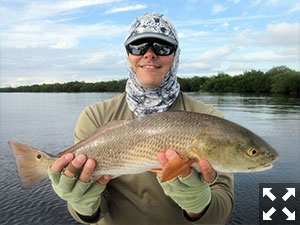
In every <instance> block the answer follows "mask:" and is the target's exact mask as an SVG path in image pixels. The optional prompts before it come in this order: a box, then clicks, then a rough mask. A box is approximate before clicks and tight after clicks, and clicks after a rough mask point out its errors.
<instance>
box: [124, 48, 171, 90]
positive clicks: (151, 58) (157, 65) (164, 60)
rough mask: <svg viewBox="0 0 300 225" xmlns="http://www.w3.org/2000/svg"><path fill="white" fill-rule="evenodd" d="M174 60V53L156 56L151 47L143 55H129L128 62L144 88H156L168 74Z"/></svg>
mask: <svg viewBox="0 0 300 225" xmlns="http://www.w3.org/2000/svg"><path fill="white" fill-rule="evenodd" d="M173 59H174V52H173V53H172V54H171V55H168V56H158V55H156V54H155V53H154V51H153V49H152V47H149V49H148V51H147V52H146V53H145V54H144V55H140V56H139V55H132V54H130V53H129V61H130V64H131V66H132V68H133V70H134V72H135V73H136V75H137V78H138V79H139V81H140V83H141V84H142V85H143V86H144V87H146V88H155V87H158V86H159V85H160V84H161V82H162V81H163V80H164V78H165V76H166V75H167V73H168V72H169V70H170V68H171V66H172V63H173Z"/></svg>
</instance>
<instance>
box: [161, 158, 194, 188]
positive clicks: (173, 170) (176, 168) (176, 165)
mask: <svg viewBox="0 0 300 225" xmlns="http://www.w3.org/2000/svg"><path fill="white" fill-rule="evenodd" d="M197 161H198V159H195V158H193V159H189V160H188V161H183V160H182V159H180V158H174V159H172V160H171V161H169V162H168V163H167V165H166V167H165V168H164V169H163V171H162V177H161V182H165V181H168V180H171V179H173V178H174V177H177V176H179V175H180V174H182V173H183V172H184V171H185V170H186V169H188V168H189V167H191V166H192V164H193V163H195V162H197Z"/></svg>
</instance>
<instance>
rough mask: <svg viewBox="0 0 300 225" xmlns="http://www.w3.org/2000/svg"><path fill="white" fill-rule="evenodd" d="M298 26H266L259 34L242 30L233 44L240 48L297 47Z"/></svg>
mask: <svg viewBox="0 0 300 225" xmlns="http://www.w3.org/2000/svg"><path fill="white" fill-rule="evenodd" d="M299 33H300V24H299V23H294V24H289V23H279V24H268V25H267V27H266V29H265V30H264V31H261V32H254V31H252V30H250V29H246V30H243V31H242V32H241V33H239V34H238V35H237V36H236V37H235V38H234V40H235V43H236V44H238V45H240V46H244V47H246V46H257V47H259V46H260V47H266V46H268V47H290V46H294V47H295V48H297V47H298V46H299Z"/></svg>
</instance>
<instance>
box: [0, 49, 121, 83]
mask: <svg viewBox="0 0 300 225" xmlns="http://www.w3.org/2000/svg"><path fill="white" fill-rule="evenodd" d="M1 51H2V54H3V56H4V57H3V59H2V62H1V70H2V71H1V86H2V87H3V86H16V85H29V84H35V83H37V84H42V83H45V82H47V83H55V82H69V81H74V80H78V81H82V80H85V81H87V80H89V81H93V82H95V81H99V80H111V79H122V78H126V77H127V70H126V66H125V55H126V53H125V49H120V46H118V45H116V46H112V45H110V46H107V47H105V46H103V47H101V48H100V47H95V48H92V49H91V48H89V49H87V48H85V49H78V48H75V49H50V48H24V49H14V48H2V49H1ZM20 78H23V79H20Z"/></svg>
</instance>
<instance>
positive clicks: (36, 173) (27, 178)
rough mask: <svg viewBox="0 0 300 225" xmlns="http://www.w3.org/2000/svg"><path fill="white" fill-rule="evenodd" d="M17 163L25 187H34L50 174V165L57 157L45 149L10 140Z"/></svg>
mask: <svg viewBox="0 0 300 225" xmlns="http://www.w3.org/2000/svg"><path fill="white" fill-rule="evenodd" d="M8 144H9V146H10V148H11V150H12V152H13V154H14V156H15V159H16V164H17V172H18V175H19V179H20V181H21V184H22V186H23V187H24V188H32V187H33V186H34V185H36V184H37V183H39V182H40V181H41V180H43V179H44V178H46V177H47V176H48V167H49V166H50V165H51V163H52V162H54V160H55V159H56V158H55V157H54V156H51V155H50V154H47V153H45V152H43V151H40V150H38V149H35V148H33V147H30V146H28V145H24V144H21V143H18V142H12V141H10V142H8Z"/></svg>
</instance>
